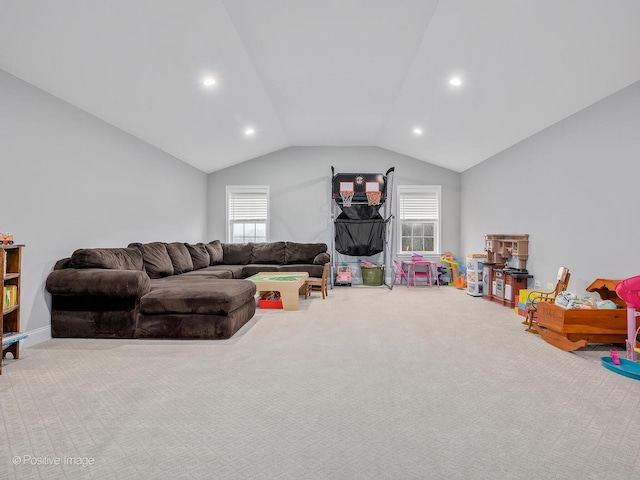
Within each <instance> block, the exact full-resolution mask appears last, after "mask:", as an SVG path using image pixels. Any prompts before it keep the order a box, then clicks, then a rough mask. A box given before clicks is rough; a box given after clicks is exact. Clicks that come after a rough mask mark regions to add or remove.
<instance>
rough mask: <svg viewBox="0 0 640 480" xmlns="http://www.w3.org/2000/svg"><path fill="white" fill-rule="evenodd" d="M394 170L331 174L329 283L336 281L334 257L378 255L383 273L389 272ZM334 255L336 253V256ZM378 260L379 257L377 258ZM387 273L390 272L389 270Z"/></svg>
mask: <svg viewBox="0 0 640 480" xmlns="http://www.w3.org/2000/svg"><path fill="white" fill-rule="evenodd" d="M393 172H394V167H392V168H390V169H389V170H387V172H386V173H385V174H382V173H337V174H336V173H335V171H334V168H333V167H331V176H332V182H331V185H332V188H331V190H332V191H331V195H332V202H331V203H332V209H331V212H332V213H331V218H332V221H333V225H334V235H333V238H332V255H331V258H332V260H331V262H332V263H331V266H332V275H331V278H332V282H333V281H334V280H335V279H336V275H335V273H336V272H337V271H338V266H339V265H340V264H342V263H344V262H345V260H342V261H338V255H337V253H339V254H341V256H343V257H346V260H347V261H346V263H350V264H357V260H356V261H355V262H354V261H348V260H349V258H348V257H370V256H376V255H380V254H381V255H382V259H381V262H378V263H382V264H383V265H384V266H385V269H386V270H387V272H389V271H393V270H392V269H391V259H392V255H391V252H390V249H391V248H392V243H393V242H392V236H393V227H392V220H393V214H392V210H391V200H392V192H393ZM336 252H337V253H336ZM378 258H379V257H378ZM390 269H391V270H390ZM384 280H385V281H384V283H385V285H387V286H388V287H389V288H392V287H391V286H390V285H389V284H387V281H386V276H384Z"/></svg>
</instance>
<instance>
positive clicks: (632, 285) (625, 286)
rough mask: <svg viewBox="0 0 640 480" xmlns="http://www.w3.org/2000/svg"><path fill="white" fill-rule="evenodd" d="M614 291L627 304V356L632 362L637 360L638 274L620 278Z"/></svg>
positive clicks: (639, 284) (639, 299)
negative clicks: (623, 278) (624, 278)
mask: <svg viewBox="0 0 640 480" xmlns="http://www.w3.org/2000/svg"><path fill="white" fill-rule="evenodd" d="M616 293H617V294H618V296H619V297H620V298H621V299H622V300H624V301H625V303H626V304H627V345H626V346H627V358H628V359H629V360H633V361H634V362H635V361H637V360H638V355H637V353H636V350H635V348H634V347H635V344H636V317H637V316H638V315H640V312H636V309H640V275H636V276H635V277H630V278H627V279H626V280H622V281H621V282H620V283H618V285H616Z"/></svg>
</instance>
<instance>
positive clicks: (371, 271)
mask: <svg viewBox="0 0 640 480" xmlns="http://www.w3.org/2000/svg"><path fill="white" fill-rule="evenodd" d="M360 269H361V270H362V283H363V284H364V285H368V286H369V287H377V286H379V285H382V280H383V278H384V265H383V266H380V267H378V266H376V267H364V266H361V267H360Z"/></svg>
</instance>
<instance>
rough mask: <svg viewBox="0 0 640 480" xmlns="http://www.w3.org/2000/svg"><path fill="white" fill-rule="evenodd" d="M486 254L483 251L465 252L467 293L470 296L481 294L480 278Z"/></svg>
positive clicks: (481, 277)
mask: <svg viewBox="0 0 640 480" xmlns="http://www.w3.org/2000/svg"><path fill="white" fill-rule="evenodd" d="M486 260H487V255H486V254H484V253H469V254H467V294H468V295H471V296H472V297H481V296H482V290H483V287H482V283H483V282H482V279H483V267H484V262H485V261H486Z"/></svg>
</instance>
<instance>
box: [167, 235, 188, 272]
mask: <svg viewBox="0 0 640 480" xmlns="http://www.w3.org/2000/svg"><path fill="white" fill-rule="evenodd" d="M167 253H168V254H169V258H170V259H171V264H172V265H173V274H174V275H180V274H181V273H185V272H190V271H191V270H193V261H192V260H191V254H190V253H189V250H187V247H185V246H184V243H180V242H172V243H167Z"/></svg>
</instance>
